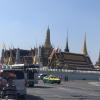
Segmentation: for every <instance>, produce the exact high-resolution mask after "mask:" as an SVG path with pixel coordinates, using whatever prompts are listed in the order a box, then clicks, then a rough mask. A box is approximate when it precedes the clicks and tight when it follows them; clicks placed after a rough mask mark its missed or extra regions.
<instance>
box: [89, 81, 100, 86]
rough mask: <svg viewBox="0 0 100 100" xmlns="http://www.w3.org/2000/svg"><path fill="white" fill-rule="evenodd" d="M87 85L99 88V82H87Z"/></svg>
mask: <svg viewBox="0 0 100 100" xmlns="http://www.w3.org/2000/svg"><path fill="white" fill-rule="evenodd" d="M88 84H91V85H94V86H100V82H88Z"/></svg>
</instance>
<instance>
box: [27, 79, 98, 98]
mask: <svg viewBox="0 0 100 100" xmlns="http://www.w3.org/2000/svg"><path fill="white" fill-rule="evenodd" d="M27 94H28V95H27V100H100V82H93V81H92V82H91V81H68V82H62V83H61V84H60V85H58V84H44V83H43V82H42V81H39V84H38V85H37V86H35V88H27Z"/></svg>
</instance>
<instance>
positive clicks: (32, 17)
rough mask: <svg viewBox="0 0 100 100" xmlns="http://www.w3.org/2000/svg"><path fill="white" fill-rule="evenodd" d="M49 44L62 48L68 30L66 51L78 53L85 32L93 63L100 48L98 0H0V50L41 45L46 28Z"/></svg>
mask: <svg viewBox="0 0 100 100" xmlns="http://www.w3.org/2000/svg"><path fill="white" fill-rule="evenodd" d="M48 26H49V28H50V32H51V43H52V45H53V46H54V47H55V48H57V47H59V48H61V49H62V50H63V49H64V48H65V45H66V38H67V33H68V40H69V48H70V52H74V53H82V47H83V42H84V36H85V32H86V37H87V49H88V54H89V56H90V58H91V60H92V62H93V63H95V62H96V61H97V59H98V56H99V50H100V46H99V43H100V39H99V38H100V0H0V45H1V46H0V47H1V48H0V50H1V49H2V44H5V45H6V48H8V49H9V48H11V47H15V48H18V47H19V48H22V49H30V48H33V47H34V46H39V45H43V44H44V42H45V37H46V31H47V28H48Z"/></svg>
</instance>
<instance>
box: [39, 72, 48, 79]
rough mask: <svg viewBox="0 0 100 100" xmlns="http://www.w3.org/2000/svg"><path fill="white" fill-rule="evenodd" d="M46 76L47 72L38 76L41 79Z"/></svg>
mask: <svg viewBox="0 0 100 100" xmlns="http://www.w3.org/2000/svg"><path fill="white" fill-rule="evenodd" d="M45 76H47V74H46V73H45V74H43V73H41V74H39V75H38V78H39V79H41V80H43V78H44V77H45Z"/></svg>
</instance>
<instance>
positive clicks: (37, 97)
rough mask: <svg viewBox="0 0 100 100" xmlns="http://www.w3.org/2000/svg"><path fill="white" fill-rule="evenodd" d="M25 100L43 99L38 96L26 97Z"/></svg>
mask: <svg viewBox="0 0 100 100" xmlns="http://www.w3.org/2000/svg"><path fill="white" fill-rule="evenodd" d="M26 100H44V99H43V98H41V97H39V96H34V95H27V97H26Z"/></svg>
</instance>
